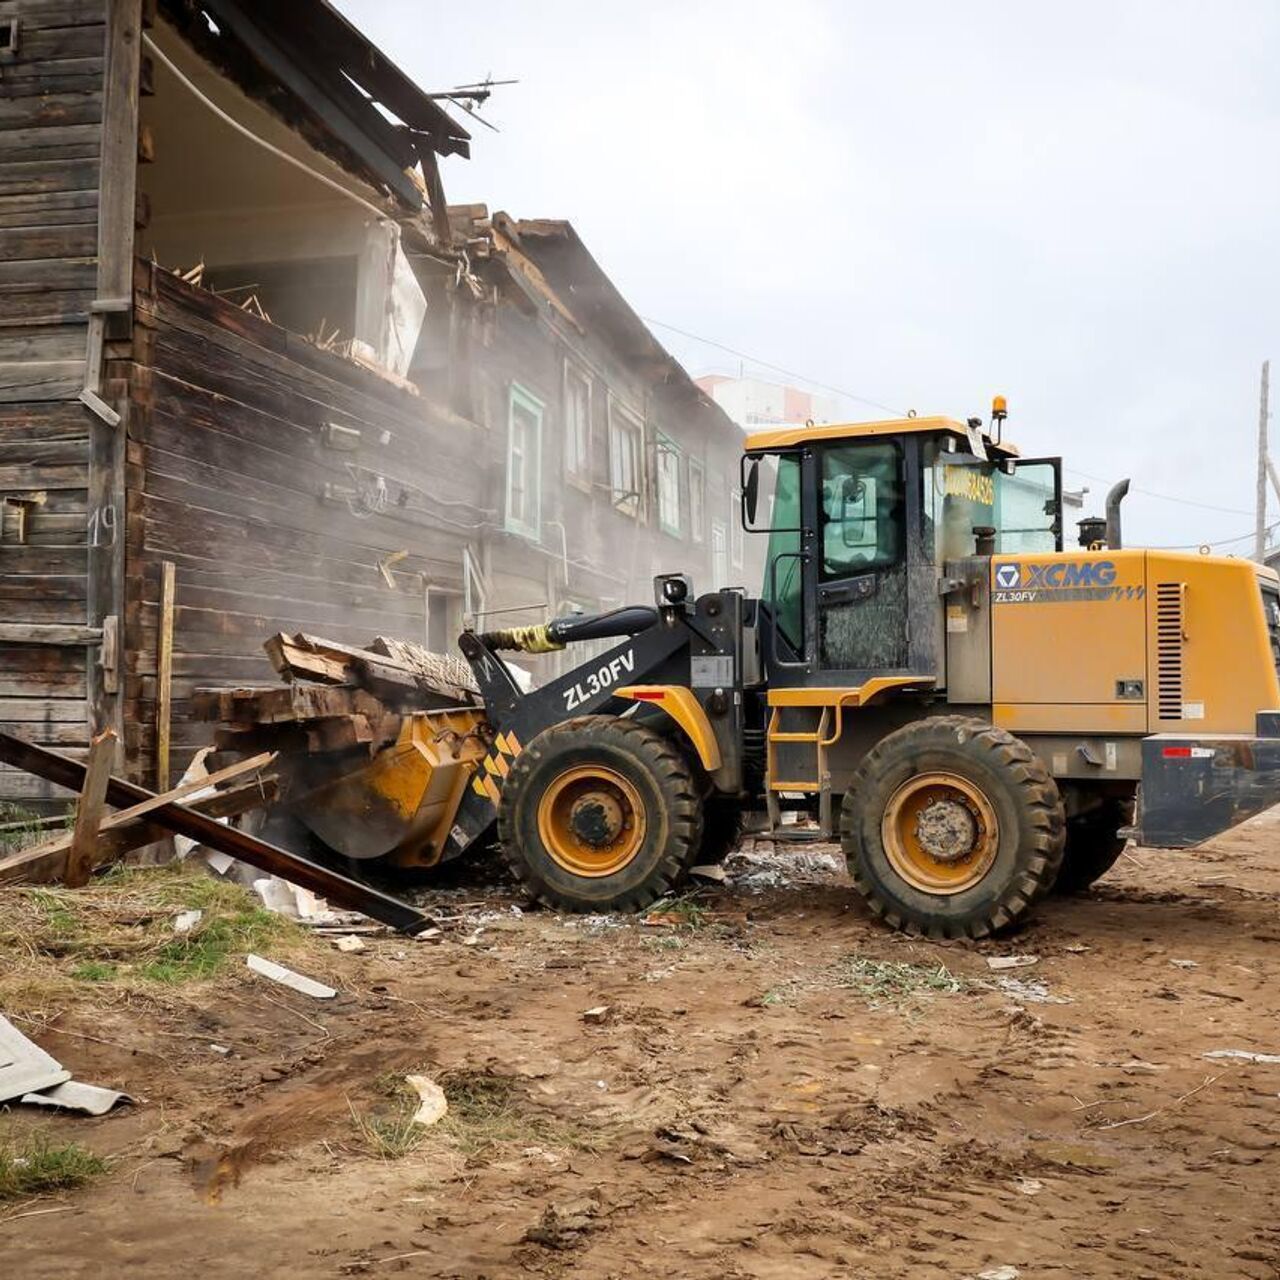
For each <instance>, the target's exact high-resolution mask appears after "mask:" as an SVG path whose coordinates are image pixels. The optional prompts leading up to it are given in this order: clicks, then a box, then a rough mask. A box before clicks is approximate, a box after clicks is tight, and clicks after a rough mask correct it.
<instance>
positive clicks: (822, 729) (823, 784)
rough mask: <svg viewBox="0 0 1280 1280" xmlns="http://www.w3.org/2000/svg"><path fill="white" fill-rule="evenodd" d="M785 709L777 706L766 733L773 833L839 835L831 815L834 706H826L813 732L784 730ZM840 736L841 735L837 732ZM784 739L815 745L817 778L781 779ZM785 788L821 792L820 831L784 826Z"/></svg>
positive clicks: (767, 801) (815, 837) (807, 837)
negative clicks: (782, 802)
mask: <svg viewBox="0 0 1280 1280" xmlns="http://www.w3.org/2000/svg"><path fill="white" fill-rule="evenodd" d="M781 721H782V709H781V708H780V707H774V708H773V712H772V714H771V715H770V717H769V729H768V732H767V734H766V736H765V762H766V777H767V778H768V786H767V789H766V792H765V805H766V807H767V809H768V813H769V834H770V835H771V836H772V837H773V838H774V839H775V840H830V839H831V838H832V836H833V835H834V834H835V828H834V826H833V825H832V815H831V773H830V770H829V769H828V768H827V748H828V747H830V746H831V744H832V743H833V742H834V741H835V738H834V737H832V736H831V734H830V731H831V708H830V707H825V706H824V707H822V708H821V710H820V713H819V715H818V723H817V725H816V726H815V728H814V729H813V730H812V731H809V730H796V729H781V728H779V725H780V724H781ZM837 736H838V735H837ZM780 742H804V743H808V744H810V745H811V746H812V747H813V775H814V776H813V777H812V778H804V779H801V780H795V779H782V780H779V779H778V751H777V744H778V743H780ZM784 791H799V792H802V793H815V792H816V793H817V796H818V830H817V831H816V832H800V831H796V830H795V828H794V827H784V826H783V825H782V807H781V805H780V804H779V803H778V796H779V794H780V793H781V792H784Z"/></svg>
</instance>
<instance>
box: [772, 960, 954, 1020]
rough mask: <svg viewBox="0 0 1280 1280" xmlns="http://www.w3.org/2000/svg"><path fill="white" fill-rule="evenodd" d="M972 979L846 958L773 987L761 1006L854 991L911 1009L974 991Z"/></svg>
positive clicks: (941, 969) (939, 969) (940, 968)
mask: <svg viewBox="0 0 1280 1280" xmlns="http://www.w3.org/2000/svg"><path fill="white" fill-rule="evenodd" d="M973 986H974V983H973V982H972V981H971V980H970V979H969V978H962V977H960V976H959V975H958V974H954V973H952V972H951V970H950V969H948V968H947V967H946V966H945V965H941V964H938V965H929V964H897V963H894V962H893V961H891V960H870V959H867V958H866V957H865V956H846V957H845V958H844V959H843V960H840V961H838V962H837V963H836V964H834V965H833V966H831V967H830V968H829V969H826V970H824V971H822V972H820V973H816V974H813V975H812V976H809V975H806V976H803V977H795V978H789V979H787V980H786V981H784V982H781V983H779V984H778V986H776V987H772V988H770V989H769V990H768V991H766V992H765V993H764V994H763V995H762V996H760V998H759V1001H758V1003H759V1004H760V1005H761V1006H762V1007H764V1008H766V1009H767V1008H771V1007H772V1006H774V1005H780V1004H788V1003H790V1002H791V1001H792V1000H794V999H795V998H796V997H798V996H800V995H803V994H804V993H806V992H812V991H852V992H853V993H854V994H855V995H859V996H862V997H863V998H864V999H865V1000H866V1001H867V1002H868V1003H869V1004H870V1005H872V1007H875V1006H878V1005H881V1004H890V1005H895V1006H899V1007H902V1006H907V1005H910V1004H912V1003H914V1002H915V1001H916V1000H917V999H918V998H919V997H921V996H929V995H957V994H959V993H960V992H962V991H968V990H970V989H972V988H973Z"/></svg>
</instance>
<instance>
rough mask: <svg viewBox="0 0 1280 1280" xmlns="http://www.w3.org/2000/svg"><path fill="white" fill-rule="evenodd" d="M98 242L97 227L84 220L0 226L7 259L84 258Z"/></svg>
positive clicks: (3, 254) (0, 253) (2, 249)
mask: <svg viewBox="0 0 1280 1280" xmlns="http://www.w3.org/2000/svg"><path fill="white" fill-rule="evenodd" d="M0 137H3V135H2V134H0ZM53 159H54V157H51V162H52V161H53ZM97 242H98V228H97V226H96V225H94V223H93V222H90V221H87V220H86V221H85V222H83V223H81V224H79V225H75V226H51V225H48V224H46V225H44V226H39V227H31V226H26V227H6V228H3V229H0V258H4V259H5V261H7V262H16V261H20V260H29V259H33V258H87V257H91V256H92V254H93V252H94V248H95V246H96V245H97Z"/></svg>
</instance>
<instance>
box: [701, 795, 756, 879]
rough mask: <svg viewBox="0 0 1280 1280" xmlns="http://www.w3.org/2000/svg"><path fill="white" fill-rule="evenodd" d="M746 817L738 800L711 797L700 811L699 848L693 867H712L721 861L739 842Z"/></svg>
mask: <svg viewBox="0 0 1280 1280" xmlns="http://www.w3.org/2000/svg"><path fill="white" fill-rule="evenodd" d="M745 826H746V817H745V815H744V814H743V812H742V804H741V802H740V801H738V800H727V799H722V798H721V797H719V796H714V797H712V798H710V799H708V800H707V801H706V802H705V804H704V805H703V810H702V845H701V847H700V848H699V850H698V857H697V861H696V863H695V865H697V866H704V867H709V866H714V865H715V864H716V863H718V862H723V861H724V860H725V859H726V858H727V857H728V856H729V855H730V854H731V853H732V852H733V851H734V850H735V849H736V848H737V847H738V846H739V845H740V844H741V843H742V832H743V829H744V828H745Z"/></svg>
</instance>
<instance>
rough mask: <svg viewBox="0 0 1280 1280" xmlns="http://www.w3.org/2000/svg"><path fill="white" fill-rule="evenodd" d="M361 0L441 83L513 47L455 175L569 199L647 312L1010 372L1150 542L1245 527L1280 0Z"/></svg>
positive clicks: (980, 381)
mask: <svg viewBox="0 0 1280 1280" xmlns="http://www.w3.org/2000/svg"><path fill="white" fill-rule="evenodd" d="M338 3H339V7H340V8H342V9H343V10H344V11H345V12H346V13H347V14H348V15H349V16H350V17H351V18H352V19H353V20H354V21H355V22H356V23H357V24H358V25H359V26H360V27H361V28H362V29H363V30H365V31H366V32H367V33H368V34H369V35H370V36H371V37H372V39H373V40H374V41H375V42H376V43H377V44H379V45H380V46H381V47H382V48H383V49H385V50H386V51H387V52H388V53H389V54H390V55H391V56H392V57H393V58H395V59H396V61H398V62H399V63H400V65H401V66H402V67H403V68H404V69H405V70H406V71H407V72H409V73H410V74H411V75H412V76H413V77H414V78H415V79H416V80H417V81H418V82H419V83H420V84H422V85H423V86H424V87H427V88H432V89H442V88H446V87H449V86H452V85H455V84H459V83H464V82H468V81H474V80H477V79H480V78H482V77H483V76H485V75H486V74H488V73H492V75H493V76H494V77H495V78H504V79H505V78H508V77H518V78H519V80H520V83H519V84H517V85H512V86H509V87H506V88H503V89H499V90H497V91H495V94H494V98H493V100H492V102H491V104H490V106H489V108H488V109H487V111H486V115H487V117H488V118H489V119H490V120H492V122H493V123H495V124H497V125H498V126H499V128H500V129H501V132H500V133H492V132H490V131H489V130H487V129H484V128H482V127H480V126H478V125H472V126H471V128H472V133H473V158H472V159H471V160H469V161H467V160H460V159H457V158H451V159H449V160H448V161H446V162H445V165H444V181H445V187H446V190H447V192H448V194H449V198H450V200H451V201H455V202H463V201H484V202H485V203H487V204H488V205H489V206H490V207H491V208H492V209H505V210H507V211H508V212H510V213H512V214H514V215H516V216H519V217H559V218H568V219H570V220H571V221H572V222H573V223H574V225H575V226H576V227H577V229H578V231H579V233H580V234H581V236H582V238H583V239H584V240H585V241H586V243H587V245H588V247H589V248H590V249H591V251H592V252H593V254H594V255H595V256H596V258H597V259H598V260H599V261H600V263H601V264H602V265H603V266H604V268H605V270H607V271H608V272H609V274H610V275H611V276H612V278H613V280H614V281H615V283H616V284H617V285H618V286H619V288H620V289H621V290H622V292H623V293H624V294H625V295H626V297H627V298H628V299H629V301H630V302H631V303H632V305H633V306H634V307H635V308H636V310H637V311H639V312H640V313H641V314H642V315H643V316H645V317H647V318H650V319H654V320H659V321H664V322H666V323H667V324H669V325H675V326H677V327H679V328H680V329H683V330H686V331H688V332H690V333H694V334H698V335H700V336H702V337H705V338H709V339H712V340H714V341H716V342H719V343H722V344H724V345H726V346H729V347H733V348H736V349H738V350H740V351H743V352H746V353H748V354H749V355H751V356H753V357H755V358H757V359H760V360H764V361H769V362H772V363H773V364H777V365H781V366H783V367H784V368H787V369H791V370H795V371H797V372H799V373H801V374H804V375H805V376H806V377H807V378H809V379H816V380H817V381H818V382H821V383H826V384H830V385H832V386H835V387H839V388H841V389H843V390H845V391H847V392H849V393H852V394H853V395H855V396H860V397H865V398H867V399H868V400H872V401H877V402H880V403H882V404H884V405H887V406H890V407H892V408H894V409H897V410H906V409H915V410H917V411H918V412H920V413H922V414H923V413H946V414H952V415H955V416H959V417H964V416H967V415H969V414H981V415H983V416H984V417H985V416H986V413H987V411H988V407H989V405H990V398H991V396H992V394H993V393H996V392H1001V393H1003V394H1005V395H1007V396H1008V398H1009V405H1010V424H1009V435H1010V437H1011V438H1012V439H1014V440H1016V441H1017V442H1018V443H1019V445H1020V446H1021V447H1022V449H1023V452H1024V453H1027V454H1041V453H1060V454H1062V455H1064V457H1065V458H1066V460H1067V466H1068V468H1070V469H1071V473H1070V474H1069V475H1068V481H1069V482H1070V483H1072V484H1075V485H1081V484H1087V485H1089V486H1090V487H1091V489H1092V491H1093V492H1092V493H1091V495H1090V498H1089V499H1088V500H1087V506H1089V507H1096V508H1100V507H1101V503H1102V497H1103V494H1104V493H1105V489H1106V487H1107V485H1108V483H1109V482H1110V481H1112V480H1114V479H1117V478H1119V477H1121V476H1124V475H1130V476H1132V477H1133V481H1134V485H1135V487H1138V488H1142V489H1145V490H1147V491H1149V493H1134V494H1133V495H1132V496H1131V497H1130V499H1129V502H1128V505H1127V514H1128V525H1127V532H1128V536H1129V538H1130V539H1131V540H1132V541H1134V542H1137V541H1139V540H1141V541H1144V542H1147V543H1148V544H1183V543H1198V542H1201V541H1209V540H1218V539H1226V538H1231V537H1234V536H1236V535H1243V534H1247V533H1249V532H1250V531H1251V529H1252V525H1253V518H1252V507H1253V492H1254V472H1255V441H1256V434H1257V413H1258V408H1257V405H1258V376H1259V366H1260V363H1261V361H1262V360H1263V359H1264V358H1265V357H1267V356H1269V355H1272V354H1275V355H1277V356H1280V317H1278V316H1277V305H1276V304H1277V299H1278V298H1280V267H1278V265H1277V254H1276V251H1275V244H1274V242H1275V238H1276V236H1277V234H1278V232H1280V164H1278V163H1277V157H1278V156H1280V76H1278V75H1277V74H1276V70H1275V67H1276V57H1277V52H1278V51H1280V45H1278V43H1277V38H1278V37H1280V6H1277V5H1275V4H1274V3H1263V2H1258V3H1248V2H1246V0H1238V2H1236V3H1232V4H1230V5H1210V4H1206V3H1199V4H1179V3H1171V2H1170V0H1160V2H1159V3H1157V2H1156V0H1150V2H1149V3H1141V4H1125V3H1116V2H1115V0H1111V2H1110V3H1080V2H1079V0H1077V2H1076V3H1073V4H1070V5H1067V4H1060V5H1057V6H1053V7H1050V6H1047V5H1029V4H1025V3H1018V2H1015V0H1009V2H1008V3H1000V4H995V3H986V4H984V3H974V2H972V0H971V2H970V3H968V4H965V5H957V4H954V3H945V4H944V3H915V4H911V5H897V6H890V5H884V4H879V3H875V4H873V3H865V2H859V3H839V2H838V0H830V2H829V3H821V2H819V0H787V3H785V4H780V3H759V4H751V3H744V2H742V0H734V2H733V3H729V2H727V0H726V2H724V3H709V2H708V3H703V2H699V0H680V2H679V3H671V2H668V0H649V2H648V3H645V4H634V3H626V4H624V3H608V2H602V0H595V2H594V3H587V2H585V0H584V2H581V3H579V2H571V0H542V2H541V3H539V4H537V5H533V4H528V3H514V2H510V0H490V2H489V3H488V4H486V5H485V6H484V7H483V9H481V10H476V9H474V8H473V7H470V6H465V5H462V6H459V5H445V4H435V3H430V4H424V3H420V2H419V0H338ZM655 332H656V333H657V334H658V336H659V338H660V339H661V340H662V341H663V342H664V343H665V344H666V345H667V347H668V348H669V349H670V350H671V351H672V352H673V353H674V354H675V355H677V356H678V357H679V358H680V359H681V360H682V361H683V362H684V363H685V365H686V367H688V368H689V370H690V371H691V372H693V373H695V374H697V373H702V372H709V371H713V370H715V371H722V372H736V371H737V368H738V364H739V362H738V360H737V359H736V358H734V357H732V356H729V355H726V354H724V353H723V352H720V351H717V350H716V349H714V348H712V347H710V346H707V345H704V344H702V343H699V342H694V341H690V340H688V339H685V338H681V337H679V336H678V335H676V334H674V333H672V332H670V331H669V330H665V329H659V328H656V326H655ZM746 367H747V370H748V371H752V366H751V364H750V362H749V361H748V362H746ZM755 371H756V372H760V373H761V374H762V376H774V375H771V374H769V373H768V371H765V370H759V369H756V370H755ZM1277 382H1278V383H1280V367H1278V368H1277ZM1277 399H1278V400H1280V387H1278V388H1277ZM847 407H848V410H849V413H850V416H851V417H855V418H866V417H875V416H884V415H883V414H882V413H879V412H878V411H877V410H876V409H874V408H872V407H869V406H867V405H866V404H859V403H858V402H856V401H854V400H850V401H848V404H847ZM1278 430H1280V429H1278ZM1276 452H1277V454H1278V455H1280V441H1278V442H1277V446H1276ZM1082 473H1087V475H1088V477H1089V478H1085V476H1084V475H1083V474H1082ZM1151 493H1158V494H1164V495H1171V496H1175V497H1180V498H1184V499H1187V500H1190V501H1194V502H1197V503H1201V504H1207V506H1210V507H1214V508H1228V509H1230V510H1209V509H1206V508H1205V507H1204V506H1190V505H1183V504H1178V503H1174V502H1168V501H1162V500H1160V499H1157V498H1156V497H1154V496H1150V494H1151ZM1269 511H1270V515H1269V519H1277V520H1280V503H1277V502H1276V500H1275V498H1274V495H1272V497H1271V501H1270V508H1269ZM1250 545H1251V544H1250V542H1249V541H1248V540H1247V539H1241V540H1239V541H1237V542H1235V543H1233V544H1230V545H1226V546H1224V547H1223V548H1222V549H1223V550H1227V551H1235V550H1241V551H1243V552H1245V553H1246V554H1247V553H1248V550H1249V548H1250Z"/></svg>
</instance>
